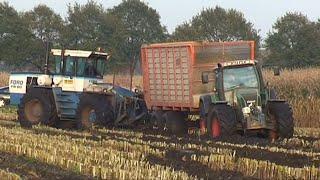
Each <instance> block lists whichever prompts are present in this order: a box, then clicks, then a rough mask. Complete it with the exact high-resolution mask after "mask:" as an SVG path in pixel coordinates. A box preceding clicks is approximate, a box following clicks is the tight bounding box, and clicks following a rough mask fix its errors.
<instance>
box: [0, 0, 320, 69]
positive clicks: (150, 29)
mask: <svg viewBox="0 0 320 180" xmlns="http://www.w3.org/2000/svg"><path fill="white" fill-rule="evenodd" d="M319 37H320V21H319V22H312V21H310V20H309V19H308V18H307V17H306V16H305V15H303V14H300V13H287V14H285V15H284V16H283V17H281V18H279V19H278V20H277V21H276V22H275V24H274V25H273V29H272V31H271V32H269V33H268V36H267V38H266V39H265V41H264V42H262V40H261V36H260V35H259V31H258V30H257V29H255V28H254V24H253V23H252V22H250V21H248V20H247V19H245V17H244V15H243V13H242V12H240V11H237V10H235V9H224V8H221V7H219V6H216V7H213V8H207V9H204V10H202V11H201V12H200V13H199V14H197V15H195V16H194V17H193V18H192V19H191V20H189V21H187V22H184V23H182V24H181V25H178V26H177V27H176V28H175V30H174V32H173V33H171V34H170V33H168V31H167V29H166V27H165V26H163V25H162V24H161V22H160V15H159V13H158V12H157V11H156V10H155V9H153V8H151V7H150V6H148V5H147V4H146V3H144V2H141V1H140V0H123V1H122V2H121V3H120V4H119V5H117V6H114V7H113V8H110V9H105V8H104V7H103V6H102V5H101V4H99V3H97V2H95V1H93V0H89V1H88V2H87V3H86V4H84V5H80V4H78V3H74V4H69V5H68V11H67V15H66V17H64V18H63V17H61V16H60V15H59V14H57V13H56V12H54V10H53V9H51V8H50V7H48V6H46V5H44V4H40V5H38V6H36V7H34V8H33V9H32V10H30V11H26V12H18V11H17V10H15V9H14V8H13V7H12V6H10V5H9V4H8V3H7V2H1V3H0V61H1V62H2V63H3V64H5V65H6V66H11V67H14V68H15V69H24V68H25V67H26V66H33V67H34V68H36V69H38V70H40V69H41V68H42V65H43V62H44V59H45V56H46V46H47V42H50V44H51V45H52V47H54V48H64V49H83V50H95V49H96V48H97V47H101V48H103V49H104V50H105V51H106V52H109V53H111V54H112V59H111V61H110V64H109V69H110V71H112V72H117V71H121V70H122V69H129V71H130V73H131V74H133V72H134V70H135V69H136V66H137V65H138V64H139V63H138V62H139V59H140V47H141V45H142V44H144V43H155V42H170V41H190V40H195V41H203V40H205V41H236V40H254V41H255V42H256V44H257V48H256V52H258V51H259V47H265V48H266V52H265V53H264V55H263V56H260V57H259V58H260V59H261V58H262V59H263V62H264V63H265V65H270V66H273V65H278V66H282V67H289V68H295V67H306V66H312V65H319V64H320V58H319V56H320V51H319V50H318V49H319V47H320V45H319V43H320V41H319V40H318V39H319ZM258 54H259V53H258Z"/></svg>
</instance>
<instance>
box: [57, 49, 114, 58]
mask: <svg viewBox="0 0 320 180" xmlns="http://www.w3.org/2000/svg"><path fill="white" fill-rule="evenodd" d="M61 51H62V50H61V49H51V53H52V54H53V55H54V56H61V53H62V52H61ZM92 55H96V56H106V57H108V56H109V54H108V53H102V52H94V51H81V50H68V49H66V50H64V56H72V57H85V58H88V57H90V56H92Z"/></svg>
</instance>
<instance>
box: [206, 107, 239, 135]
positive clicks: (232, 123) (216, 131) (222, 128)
mask: <svg viewBox="0 0 320 180" xmlns="http://www.w3.org/2000/svg"><path fill="white" fill-rule="evenodd" d="M236 123H237V122H236V117H235V112H234V110H233V109H232V107H231V106H229V105H227V104H212V105H211V106H210V108H209V113H208V116H207V131H208V134H209V136H210V137H211V138H218V137H223V136H228V135H232V134H233V133H234V132H235V129H236Z"/></svg>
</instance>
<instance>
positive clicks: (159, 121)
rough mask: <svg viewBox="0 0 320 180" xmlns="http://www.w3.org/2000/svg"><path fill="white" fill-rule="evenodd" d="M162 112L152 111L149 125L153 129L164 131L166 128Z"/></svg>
mask: <svg viewBox="0 0 320 180" xmlns="http://www.w3.org/2000/svg"><path fill="white" fill-rule="evenodd" d="M163 115H164V112H163V111H153V112H152V113H151V125H152V127H153V128H156V129H159V130H161V131H162V130H164V128H165V127H166V120H165V118H164V116H163Z"/></svg>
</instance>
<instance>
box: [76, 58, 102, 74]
mask: <svg viewBox="0 0 320 180" xmlns="http://www.w3.org/2000/svg"><path fill="white" fill-rule="evenodd" d="M77 63H78V67H77V76H84V77H98V78H101V77H103V74H104V64H105V60H104V59H98V58H89V59H86V58H79V59H78V61H77Z"/></svg>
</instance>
